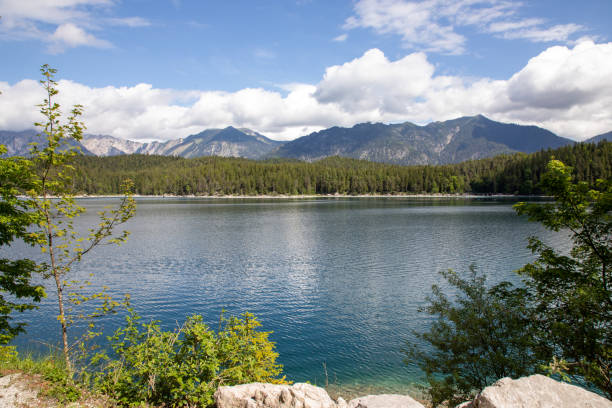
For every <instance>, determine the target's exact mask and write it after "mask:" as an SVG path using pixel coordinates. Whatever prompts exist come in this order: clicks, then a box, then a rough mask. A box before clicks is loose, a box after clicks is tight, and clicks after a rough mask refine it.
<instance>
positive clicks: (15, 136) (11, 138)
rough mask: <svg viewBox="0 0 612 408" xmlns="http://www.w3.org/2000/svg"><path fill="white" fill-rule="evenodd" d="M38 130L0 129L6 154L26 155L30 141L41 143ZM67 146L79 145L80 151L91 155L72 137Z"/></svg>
mask: <svg viewBox="0 0 612 408" xmlns="http://www.w3.org/2000/svg"><path fill="white" fill-rule="evenodd" d="M37 135H38V132H37V131H36V130H34V129H28V130H22V131H11V130H0V144H2V145H5V146H6V148H7V153H6V156H27V155H28V153H29V151H30V143H39V144H40V143H42V142H43V141H44V140H43V138H42V137H39V136H37ZM68 146H72V147H79V148H80V149H81V153H83V154H85V155H93V153H92V152H90V151H89V150H88V149H87V148H86V147H84V146H83V145H82V144H80V143H79V142H76V141H74V140H72V139H70V140H69V141H68Z"/></svg>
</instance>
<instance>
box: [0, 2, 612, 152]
mask: <svg viewBox="0 0 612 408" xmlns="http://www.w3.org/2000/svg"><path fill="white" fill-rule="evenodd" d="M0 15H1V16H2V19H0V47H1V49H2V54H3V63H2V64H0V91H2V93H3V95H1V96H0V128H3V129H14V130H17V129H20V128H26V127H31V125H30V124H31V122H32V121H33V120H32V119H34V120H36V117H35V115H36V109H35V108H34V109H32V111H33V112H32V114H24V111H27V110H28V109H31V106H33V105H35V103H36V100H37V99H36V98H37V97H38V96H39V95H40V91H39V90H38V89H37V85H36V84H35V81H33V80H36V79H37V78H38V77H39V72H38V69H39V67H40V65H42V64H44V63H48V64H50V65H51V66H53V67H55V68H57V69H58V70H59V74H58V77H59V78H62V79H63V81H61V82H60V85H61V86H60V92H61V99H60V100H61V101H62V102H65V103H67V104H71V103H82V104H84V105H85V108H86V116H85V119H86V123H87V124H88V127H89V131H90V132H91V133H106V134H111V135H113V136H116V137H122V138H130V139H147V140H149V139H157V140H164V139H174V138H178V137H185V136H187V135H189V134H191V133H195V132H198V131H201V130H202V129H204V128H209V127H223V126H228V125H234V126H244V127H250V128H253V129H254V130H257V131H260V132H262V133H264V134H266V135H269V136H271V137H273V138H276V139H291V138H295V137H298V136H301V135H303V134H306V133H309V132H311V131H315V130H319V129H322V128H325V127H329V126H332V125H342V126H352V125H353V124H355V123H358V122H363V121H382V122H401V121H413V122H417V123H427V122H429V121H432V120H446V119H450V118H453V117H457V116H462V115H471V114H478V113H483V114H485V115H487V116H490V117H492V118H493V119H497V120H502V121H507V122H516V123H523V124H536V125H539V126H543V127H546V128H548V129H550V130H552V131H554V132H556V133H558V134H560V135H563V136H566V137H571V138H574V139H584V138H586V137H590V136H593V135H594V134H597V133H603V132H605V131H609V130H612V113H609V112H612V88H610V84H609V82H612V81H610V79H609V78H611V76H610V73H612V44H611V43H610V41H611V40H612V28H611V25H610V24H609V21H610V20H611V18H612V1H609V0H585V1H582V2H575V1H568V0H562V1H560V0H558V1H551V0H537V1H526V0H523V1H518V0H427V1H414V0H355V1H350V0H346V1H341V0H327V1H323V0H283V1H280V0H277V1H272V0H261V1H256V0H250V1H247V0H244V1H243V0H233V1H195V0H192V1H188V0H173V1H171V0H168V1H144V0H132V1H127V0H124V1H119V0H0ZM32 102H34V103H32Z"/></svg>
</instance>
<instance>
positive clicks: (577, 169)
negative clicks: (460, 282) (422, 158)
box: [74, 141, 612, 195]
mask: <svg viewBox="0 0 612 408" xmlns="http://www.w3.org/2000/svg"><path fill="white" fill-rule="evenodd" d="M552 158H555V159H558V160H561V161H563V162H564V163H566V164H567V165H568V166H571V167H573V169H574V176H575V177H576V179H577V180H579V181H586V182H588V183H594V181H595V180H596V179H598V178H602V179H607V178H609V177H611V176H612V167H611V163H612V143H609V142H605V141H604V142H600V143H599V144H591V143H584V144H575V145H571V146H565V147H562V148H559V149H555V150H550V149H549V150H542V151H540V152H537V153H532V154H525V153H516V154H511V155H500V156H496V157H493V158H488V159H481V160H471V161H466V162H463V163H459V164H451V165H438V166H424V165H419V166H399V165H391V164H383V163H375V162H368V161H364V160H355V159H348V158H341V157H329V158H326V159H323V160H320V161H317V162H314V163H305V162H301V161H297V160H279V159H274V160H264V161H254V160H248V159H240V158H222V157H214V156H212V157H211V156H208V157H200V158H195V159H185V158H181V157H169V156H147V155H125V156H112V157H90V156H80V157H78V158H77V160H76V161H75V166H76V167H77V172H76V174H77V176H76V177H75V178H74V183H75V185H74V187H75V189H76V190H77V191H80V192H82V193H86V194H120V193H121V185H122V182H123V180H125V179H126V178H129V179H131V180H133V181H134V188H135V193H136V194H143V195H161V194H174V195H189V194H195V195H273V194H288V195H295V194H305V195H310V194H336V193H338V194H349V195H351V194H353V195H356V194H402V193H408V194H410V193H413V194H418V193H427V194H431V193H434V194H435V193H450V194H453V193H456V194H461V193H476V194H521V195H530V194H542V193H543V191H542V190H541V189H540V187H539V183H540V178H541V176H542V174H543V173H544V172H545V169H546V164H547V163H548V162H549V161H550V160H551V159H552Z"/></svg>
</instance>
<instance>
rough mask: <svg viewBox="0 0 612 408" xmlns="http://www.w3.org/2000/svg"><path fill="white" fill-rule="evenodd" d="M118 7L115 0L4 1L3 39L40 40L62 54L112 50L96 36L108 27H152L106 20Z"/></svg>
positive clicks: (0, 4)
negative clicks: (76, 49) (82, 49)
mask: <svg viewBox="0 0 612 408" xmlns="http://www.w3.org/2000/svg"><path fill="white" fill-rule="evenodd" d="M114 3H115V2H114V1H113V0H28V1H24V0H0V15H1V16H2V19H1V20H0V39H5V40H22V39H36V40H40V41H42V42H46V43H48V44H49V46H48V50H49V51H50V52H52V53H58V52H62V51H64V50H65V49H66V48H72V47H81V46H86V47H97V48H109V47H111V46H112V44H111V43H110V42H109V41H107V40H104V39H100V38H98V37H97V36H96V35H94V34H93V33H92V31H103V30H104V29H105V28H106V27H108V26H126V27H144V26H147V25H150V23H149V22H148V21H147V20H145V19H143V18H141V17H105V16H106V15H107V14H108V12H109V10H111V9H112V7H113V6H114ZM102 11H104V13H102ZM49 27H51V29H50V28H49Z"/></svg>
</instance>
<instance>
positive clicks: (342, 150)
mask: <svg viewBox="0 0 612 408" xmlns="http://www.w3.org/2000/svg"><path fill="white" fill-rule="evenodd" d="M606 138H607V139H608V140H610V139H611V138H612V132H609V133H606V134H603V135H599V136H596V137H593V138H591V139H589V140H588V141H589V142H597V141H599V140H601V139H606ZM36 139H37V137H36V131H34V130H27V131H21V132H11V131H0V144H4V145H6V146H7V148H8V152H7V155H26V154H27V151H28V148H29V147H28V143H31V142H34V141H36ZM571 143H574V142H573V141H571V140H569V139H565V138H562V137H559V136H557V135H555V134H554V133H552V132H550V131H548V130H546V129H542V128H539V127H537V126H521V125H515V124H507V123H500V122H496V121H493V120H490V119H487V118H486V117H484V116H482V115H477V116H470V117H462V118H458V119H453V120H448V121H444V122H432V123H430V124H428V125H425V126H419V125H415V124H414V123H410V122H405V123H399V124H388V125H387V124H382V123H361V124H357V125H355V126H353V127H351V128H343V127H332V128H329V129H325V130H322V131H319V132H314V133H311V134H309V135H306V136H302V137H300V138H298V139H295V140H292V141H289V142H280V141H275V140H272V139H269V138H267V137H266V136H264V135H262V134H260V133H257V132H255V131H252V130H250V129H245V128H240V129H238V128H234V127H232V126H229V127H227V128H225V129H207V130H204V131H203V132H200V133H198V134H195V135H191V136H188V137H186V138H184V139H177V140H170V141H167V142H150V143H142V142H136V141H131V140H123V139H118V138H115V137H112V136H106V135H86V136H84V137H83V140H82V141H81V144H80V145H81V146H80V147H81V151H82V153H83V154H87V155H97V156H115V155H122V154H155V155H165V156H182V157H187V158H192V157H200V156H213V155H214V156H224V157H245V158H249V159H267V158H293V159H298V160H304V161H315V160H319V159H322V158H325V157H329V156H343V157H351V158H357V159H365V160H370V161H377V162H385V163H394V164H403V165H406V164H447V163H458V162H462V161H465V160H470V159H480V158H484V157H491V156H495V155H498V154H502V153H515V152H525V153H531V152H535V151H539V150H541V149H547V148H553V149H554V148H558V147H561V146H564V145H567V144H571Z"/></svg>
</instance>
